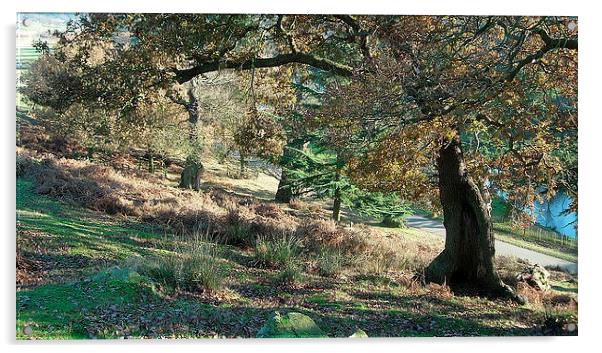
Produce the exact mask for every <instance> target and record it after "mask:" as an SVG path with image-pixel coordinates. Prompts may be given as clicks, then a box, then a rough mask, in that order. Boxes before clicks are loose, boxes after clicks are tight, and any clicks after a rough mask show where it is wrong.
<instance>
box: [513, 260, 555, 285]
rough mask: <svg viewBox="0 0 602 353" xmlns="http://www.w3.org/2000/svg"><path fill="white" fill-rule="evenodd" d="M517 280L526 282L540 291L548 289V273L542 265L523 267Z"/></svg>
mask: <svg viewBox="0 0 602 353" xmlns="http://www.w3.org/2000/svg"><path fill="white" fill-rule="evenodd" d="M517 279H518V280H519V281H523V282H526V283H527V284H528V285H530V286H531V287H533V288H536V289H538V290H541V291H547V290H549V289H550V273H549V272H548V271H547V270H546V269H545V268H543V266H541V265H538V264H535V265H531V266H529V267H527V268H525V269H524V270H523V271H522V272H521V273H520V274H519V275H518V276H517Z"/></svg>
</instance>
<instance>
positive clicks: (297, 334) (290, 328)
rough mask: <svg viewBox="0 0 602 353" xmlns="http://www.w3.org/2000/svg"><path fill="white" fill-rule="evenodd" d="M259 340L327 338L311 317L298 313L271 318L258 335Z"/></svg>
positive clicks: (275, 315) (276, 314) (275, 314)
mask: <svg viewBox="0 0 602 353" xmlns="http://www.w3.org/2000/svg"><path fill="white" fill-rule="evenodd" d="M257 337H258V338H309V337H327V336H326V334H325V333H324V331H322V330H321V329H320V328H319V327H318V325H316V323H315V322H314V320H312V319H311V318H310V317H309V316H307V315H303V314H300V313H296V312H290V313H288V314H285V315H281V314H280V313H279V312H276V313H274V315H273V316H272V317H271V318H269V319H268V320H267V321H266V322H265V324H264V325H263V327H262V328H261V329H260V330H259V332H258V333H257Z"/></svg>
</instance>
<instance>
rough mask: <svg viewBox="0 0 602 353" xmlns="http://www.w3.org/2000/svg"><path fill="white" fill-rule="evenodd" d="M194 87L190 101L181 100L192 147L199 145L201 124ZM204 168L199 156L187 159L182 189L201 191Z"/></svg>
mask: <svg viewBox="0 0 602 353" xmlns="http://www.w3.org/2000/svg"><path fill="white" fill-rule="evenodd" d="M193 87H194V86H192V87H190V88H189V89H188V91H187V95H188V100H179V101H178V102H179V103H180V104H182V105H183V106H184V109H185V110H186V112H188V140H189V141H190V144H191V145H192V146H194V145H196V144H198V136H197V124H198V122H199V110H198V107H199V104H198V101H197V99H196V97H195V95H194V91H193ZM203 171H204V167H203V164H202V163H201V162H200V158H198V156H194V155H191V156H189V157H188V158H187V159H186V165H185V166H184V169H183V170H182V174H181V175H180V187H181V188H184V189H193V190H197V191H198V190H200V189H201V181H202V176H203Z"/></svg>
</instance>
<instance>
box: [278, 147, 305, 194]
mask: <svg viewBox="0 0 602 353" xmlns="http://www.w3.org/2000/svg"><path fill="white" fill-rule="evenodd" d="M301 145H302V143H301V142H300V141H299V140H296V139H292V140H290V141H288V142H287V145H286V146H285V147H284V151H283V152H282V156H281V157H280V166H281V167H282V173H281V174H280V181H279V182H278V190H276V196H275V197H274V200H275V201H276V202H283V203H289V202H290V201H291V199H292V198H293V196H295V195H294V191H293V189H292V188H291V186H290V185H289V179H288V171H287V169H286V168H287V167H290V166H291V164H292V163H291V162H292V160H293V158H294V153H292V152H291V150H290V148H288V147H289V146H290V147H292V148H295V149H298V148H299V147H301Z"/></svg>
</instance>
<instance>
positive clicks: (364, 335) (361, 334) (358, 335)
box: [349, 328, 368, 338]
mask: <svg viewBox="0 0 602 353" xmlns="http://www.w3.org/2000/svg"><path fill="white" fill-rule="evenodd" d="M349 337H350V338H367V337H368V334H367V333H366V332H365V331H364V330H362V329H361V328H358V329H357V330H355V332H354V333H353V335H351V336H349Z"/></svg>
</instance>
